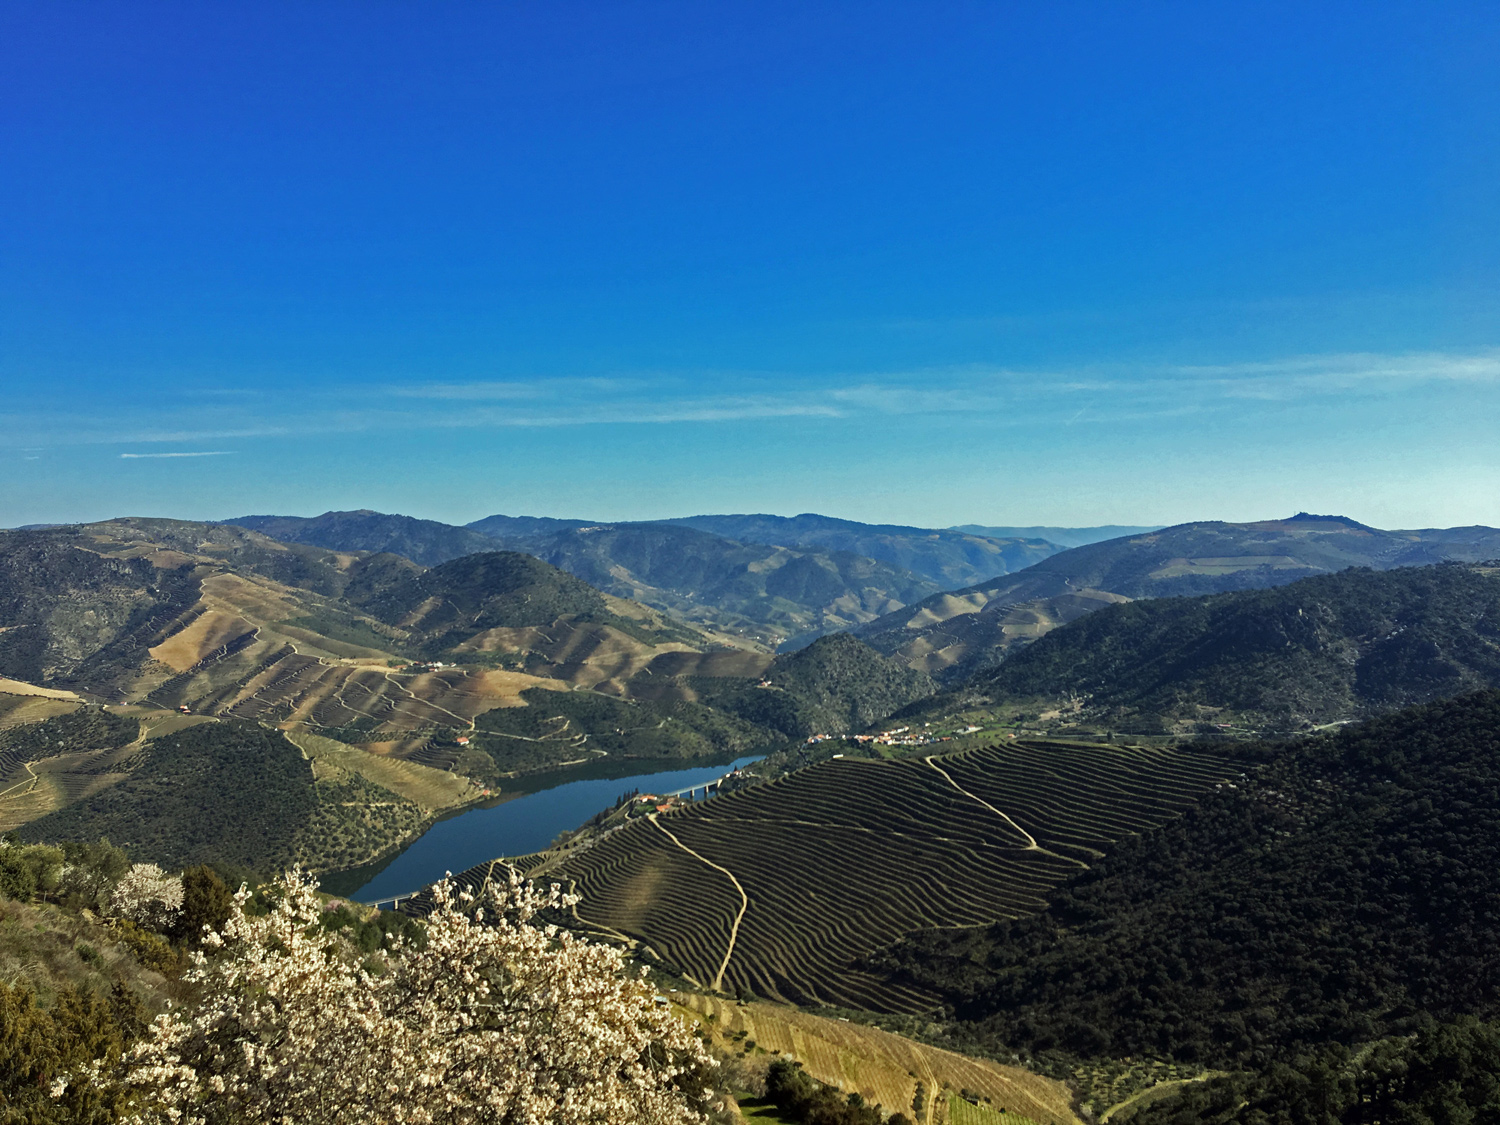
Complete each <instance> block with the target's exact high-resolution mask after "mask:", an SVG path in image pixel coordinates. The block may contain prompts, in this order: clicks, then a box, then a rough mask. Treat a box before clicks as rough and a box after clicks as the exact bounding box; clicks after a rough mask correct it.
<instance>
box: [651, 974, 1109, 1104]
mask: <svg viewBox="0 0 1500 1125" xmlns="http://www.w3.org/2000/svg"><path fill="white" fill-rule="evenodd" d="M672 999H673V1000H674V1001H675V1002H676V1003H677V1004H678V1005H679V1011H681V1012H682V1013H683V1014H684V1015H685V1016H686V1017H687V1018H690V1019H692V1020H694V1021H695V1022H696V1023H697V1024H698V1025H699V1027H701V1028H702V1029H703V1030H704V1031H706V1032H708V1033H709V1035H710V1036H711V1039H712V1042H713V1043H714V1045H715V1046H716V1047H717V1048H719V1049H720V1050H721V1051H724V1052H725V1053H729V1054H731V1055H733V1054H738V1053H741V1052H744V1053H746V1054H747V1055H756V1056H758V1055H760V1054H761V1053H762V1052H766V1053H769V1054H771V1055H773V1056H776V1055H790V1056H792V1057H793V1058H795V1059H797V1061H798V1062H800V1063H801V1064H802V1066H803V1067H804V1068H805V1069H806V1071H807V1073H808V1074H810V1075H811V1076H812V1077H813V1078H815V1079H817V1080H818V1081H819V1082H822V1083H825V1084H826V1085H829V1086H834V1087H837V1088H838V1089H839V1090H841V1091H845V1092H847V1093H857V1094H859V1095H860V1096H862V1097H863V1098H864V1099H865V1101H866V1102H867V1103H869V1104H874V1105H880V1106H883V1107H885V1108H886V1109H887V1110H889V1111H891V1112H893V1113H894V1112H897V1111H900V1112H904V1113H906V1114H907V1116H908V1117H914V1118H915V1119H916V1120H918V1121H937V1120H941V1114H942V1112H943V1105H944V1103H945V1102H946V1101H947V1097H946V1095H947V1093H948V1092H949V1091H955V1092H956V1091H966V1092H968V1093H969V1094H970V1096H976V1097H980V1098H984V1099H987V1101H988V1102H989V1104H990V1105H991V1106H993V1107H996V1108H997V1109H998V1108H1003V1109H1004V1110H1005V1111H1006V1116H1005V1117H1004V1118H999V1121H1001V1122H1008V1123H1009V1125H1019V1123H1018V1121H1017V1119H1019V1120H1020V1121H1022V1122H1024V1121H1033V1122H1038V1123H1046V1125H1079V1120H1078V1117H1077V1115H1076V1114H1075V1113H1074V1112H1073V1109H1072V1107H1071V1106H1070V1105H1069V1091H1068V1088H1067V1087H1066V1086H1065V1085H1063V1084H1062V1083H1061V1082H1058V1081H1056V1080H1055V1079H1050V1078H1043V1077H1042V1076H1041V1075H1038V1074H1032V1073H1031V1072H1029V1071H1026V1070H1022V1069H1021V1068H1020V1067H1015V1066H1004V1065H1002V1064H1000V1063H997V1062H992V1061H990V1060H988V1059H977V1058H969V1057H967V1056H965V1055H959V1054H955V1053H954V1052H952V1051H944V1050H942V1049H940V1048H937V1047H931V1046H928V1045H926V1044H924V1043H917V1042H914V1041H913V1040H911V1039H907V1038H905V1037H903V1036H900V1035H895V1034H892V1033H891V1032H888V1031H882V1030H880V1029H879V1028H874V1027H868V1026H865V1025H864V1024H858V1023H850V1022H847V1021H839V1020H836V1019H828V1018H825V1017H820V1016H814V1015H810V1014H808V1013H806V1012H799V1011H797V1010H795V1009H791V1008H786V1007H782V1006H780V1005H772V1004H761V1003H749V1004H737V1003H731V1002H729V1001H726V1000H722V999H719V998H717V997H712V996H705V995H702V994H698V993H678V994H677V995H675V996H673V997H672ZM991 1120H992V1121H994V1120H996V1118H991Z"/></svg>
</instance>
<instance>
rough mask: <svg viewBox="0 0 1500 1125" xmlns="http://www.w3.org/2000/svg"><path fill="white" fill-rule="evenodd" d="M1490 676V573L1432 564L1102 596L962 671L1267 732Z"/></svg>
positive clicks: (997, 683) (1138, 726) (1086, 719)
mask: <svg viewBox="0 0 1500 1125" xmlns="http://www.w3.org/2000/svg"><path fill="white" fill-rule="evenodd" d="M1492 686H1500V572H1497V571H1495V570H1494V569H1489V568H1483V567H1473V566H1466V565H1462V564H1458V563H1445V564H1440V565H1437V566H1427V567H1403V568H1401V569H1399V570H1389V571H1383V572H1382V571H1371V570H1365V569H1354V570H1346V571H1344V572H1342V573H1340V574H1333V575H1326V576H1323V577H1319V578H1309V579H1305V580H1303V581H1301V582H1296V583H1293V584H1292V585H1289V586H1281V587H1276V588H1273V589H1268V590H1251V591H1243V592H1236V593H1230V594H1217V595H1212V596H1209V597H1200V598H1159V599H1152V600H1149V601H1137V602H1130V603H1127V604H1122V605H1114V606H1109V607H1107V608H1105V609H1101V610H1099V611H1098V612H1097V613H1093V614H1090V615H1089V616H1087V617H1085V618H1083V619H1082V620H1079V621H1075V622H1073V623H1072V624H1070V625H1067V626H1064V627H1063V628H1060V629H1056V630H1054V631H1052V632H1051V633H1049V634H1048V635H1047V636H1045V637H1043V638H1042V639H1041V640H1039V641H1037V642H1036V643H1035V644H1033V645H1030V646H1029V647H1027V648H1025V649H1022V650H1020V651H1018V652H1016V653H1015V654H1014V655H1012V656H1011V658H1010V659H1008V660H1006V661H1005V662H1004V663H1003V664H1001V665H1000V666H999V667H998V668H996V669H994V670H993V671H991V672H987V673H982V674H980V675H978V676H976V677H975V678H974V679H972V680H970V681H969V682H968V683H967V684H966V685H965V686H964V688H963V689H962V692H963V694H965V695H968V696H983V697H986V698H988V699H989V700H991V701H994V702H1007V703H1025V704H1028V705H1030V704H1033V703H1036V704H1039V709H1043V710H1045V709H1046V708H1048V707H1057V706H1059V705H1065V704H1067V703H1069V702H1075V703H1080V704H1081V705H1082V706H1081V709H1080V710H1078V711H1077V712H1076V713H1074V714H1073V715H1072V716H1071V717H1073V718H1075V719H1076V720H1077V721H1079V722H1083V723H1092V724H1094V725H1097V726H1100V727H1103V728H1107V729H1115V730H1142V731H1149V730H1161V729H1175V730H1180V731H1187V732H1192V731H1193V730H1195V729H1202V730H1204V731H1209V730H1213V729H1217V728H1218V727H1219V726H1222V725H1225V724H1240V725H1248V726H1250V727H1254V728H1266V729H1271V730H1295V729H1297V728H1299V727H1307V726H1310V725H1316V724H1322V723H1330V722H1335V721H1339V720H1347V719H1354V718H1363V717H1366V716H1369V715H1373V714H1377V713H1379V712H1382V711H1389V710H1393V709H1395V708H1398V707H1402V706H1406V705H1408V704H1412V703H1422V702H1426V701H1428V700H1432V699H1440V698H1443V697H1445V696H1452V695H1457V694H1459V693H1461V692H1464V691H1472V690H1475V689H1477V688H1482V687H1492Z"/></svg>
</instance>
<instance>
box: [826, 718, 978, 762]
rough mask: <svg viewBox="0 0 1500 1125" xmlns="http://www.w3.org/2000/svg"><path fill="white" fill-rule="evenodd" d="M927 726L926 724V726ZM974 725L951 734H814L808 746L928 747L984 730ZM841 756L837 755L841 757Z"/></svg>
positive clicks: (899, 731) (908, 729) (905, 729)
mask: <svg viewBox="0 0 1500 1125" xmlns="http://www.w3.org/2000/svg"><path fill="white" fill-rule="evenodd" d="M924 725H925V724H924ZM983 729H984V728H983V727H976V726H973V725H972V724H971V725H969V726H966V727H963V728H961V729H959V730H956V731H953V732H951V733H949V734H942V735H939V734H929V733H928V732H926V731H925V730H917V731H914V730H912V728H911V727H896V728H895V729H894V730H885V731H881V732H880V733H879V734H814V735H811V736H810V737H809V738H808V740H807V744H808V745H809V746H812V745H815V744H816V743H819V742H830V741H832V740H834V739H838V740H839V741H841V742H858V743H861V744H863V743H866V742H870V743H874V744H875V745H877V746H928V745H931V744H932V743H934V742H950V741H952V740H953V738H954V737H955V736H957V735H961V734H974V733H975V732H976V731H980V730H983ZM839 756H841V755H835V757H839Z"/></svg>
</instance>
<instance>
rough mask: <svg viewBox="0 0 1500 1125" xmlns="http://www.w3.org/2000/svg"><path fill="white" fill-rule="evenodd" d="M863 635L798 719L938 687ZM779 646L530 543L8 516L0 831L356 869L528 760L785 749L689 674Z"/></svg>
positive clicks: (779, 736)
mask: <svg viewBox="0 0 1500 1125" xmlns="http://www.w3.org/2000/svg"><path fill="white" fill-rule="evenodd" d="M672 530H673V531H674V533H676V532H680V533H683V534H688V535H694V536H696V535H700V534H701V533H698V532H693V531H691V530H690V529H672ZM710 538H711V537H710ZM487 542H488V541H487ZM848 644H850V645H853V646H854V648H855V649H857V650H859V652H860V653H861V654H862V656H863V662H861V661H857V660H856V661H852V662H851V661H849V660H833V661H822V662H821V663H820V662H819V661H818V659H817V656H816V654H813V655H810V656H802V655H801V654H798V656H799V657H800V661H797V660H794V661H793V663H792V665H791V667H794V668H797V667H800V668H803V671H802V673H801V674H800V676H798V677H795V678H796V680H797V685H798V691H799V692H800V694H799V695H797V697H796V698H797V701H798V707H801V708H803V709H804V710H806V709H812V710H811V711H810V712H809V714H810V715H811V717H804V718H803V720H802V725H799V726H796V727H795V730H796V731H797V732H798V733H800V732H801V731H802V730H803V729H804V728H805V727H806V726H809V725H813V726H816V725H819V724H826V723H827V722H829V721H838V722H843V723H845V724H847V723H850V722H855V721H858V722H866V721H871V720H872V719H873V718H878V717H880V716H879V715H877V714H875V712H876V711H878V710H879V708H880V707H882V706H886V707H889V709H892V710H893V709H895V708H897V707H899V706H902V705H905V704H906V703H908V702H910V701H911V700H913V699H915V698H917V697H918V696H919V695H921V694H924V693H926V692H927V691H928V690H930V685H929V684H927V683H926V681H925V680H924V679H923V678H922V677H920V676H919V675H914V674H913V673H910V672H908V671H907V670H905V669H903V668H901V667H899V666H897V665H893V664H890V662H888V661H886V660H885V659H884V658H883V657H880V656H879V655H878V654H876V653H874V652H873V651H872V650H870V649H868V648H866V647H865V646H863V645H859V644H858V642H854V641H849V642H848ZM818 651H819V652H821V651H823V650H821V649H820V650H818ZM772 661H773V657H772V656H771V655H770V654H769V653H765V652H754V651H746V650H744V649H734V648H728V647H726V646H724V645H723V644H722V643H720V642H717V641H715V640H712V639H710V638H709V637H706V636H704V635H703V634H701V633H699V632H697V631H695V630H693V629H692V628H690V627H688V626H685V625H683V624H681V623H680V622H678V621H675V620H673V619H670V618H666V617H664V616H663V615H662V614H660V613H658V612H657V611H655V610H652V609H650V608H649V607H647V606H644V605H641V604H639V603H636V602H631V601H627V600H625V599H621V598H618V597H614V596H611V595H609V594H607V593H603V592H601V591H599V590H597V589H595V588H594V587H592V586H590V585H589V584H588V583H586V582H584V581H583V580H581V579H579V578H577V577H575V576H573V575H571V574H569V573H567V572H565V571H562V570H559V569H557V568H555V567H553V566H551V565H549V564H548V563H546V562H543V561H542V560H540V559H538V558H535V557H534V556H532V555H528V554H522V553H518V552H509V551H486V552H482V553H474V554H466V555H462V556H460V557H458V558H456V559H452V560H449V561H447V562H444V563H442V564H440V565H438V566H435V567H431V568H427V567H422V566H420V565H418V564H417V563H415V562H412V561H411V560H409V559H406V558H404V557H402V556H399V555H395V554H390V553H380V554H366V553H361V552H353V551H333V550H331V549H327V548H321V547H312V546H306V545H300V544H285V543H281V542H279V541H277V540H274V539H270V538H267V537H266V536H264V535H261V534H259V533H258V532H254V531H249V530H246V529H244V528H240V527H233V526H224V525H212V524H191V523H186V522H182V521H163V520H114V521H107V522H105V523H100V524H92V525H85V526H81V527H60V528H52V529H44V530H37V531H26V532H7V533H4V534H0V827H3V829H5V830H10V829H17V828H21V829H23V830H25V831H26V832H29V833H33V834H35V833H41V834H43V835H50V836H55V837H57V838H62V837H67V838H85V837H87V838H93V837H96V836H98V835H100V834H112V835H114V836H115V837H116V838H117V839H129V840H130V841H131V842H132V843H133V844H135V845H136V846H137V851H138V852H139V853H140V854H142V855H143V856H145V857H146V858H149V859H152V860H154V861H160V862H164V863H168V864H174V863H185V862H189V861H195V858H196V857H202V856H204V855H210V856H214V857H219V858H222V859H223V860H224V861H225V862H233V863H240V864H248V865H252V866H256V867H259V868H262V869H266V870H269V869H270V868H271V867H274V866H275V865H277V864H280V863H283V862H289V861H290V859H292V858H295V859H297V860H299V861H300V862H303V863H305V864H307V865H308V866H310V867H312V868H314V869H316V870H330V869H338V868H345V867H353V866H358V865H361V864H364V863H368V862H370V861H373V860H375V859H377V858H379V857H380V856H382V855H384V854H387V853H388V852H389V851H391V850H392V849H393V848H395V847H397V846H399V845H400V844H401V843H402V842H404V841H406V840H409V839H410V838H412V837H413V836H414V835H415V834H417V833H419V832H421V831H422V830H424V829H425V827H426V826H427V825H429V824H430V823H432V821H433V820H434V819H435V818H437V817H438V816H441V815H443V814H444V813H446V812H448V811H451V810H452V809H455V808H458V807H461V806H463V805H466V804H469V803H472V802H474V801H477V800H480V799H482V798H484V797H485V796H486V795H492V794H493V792H494V791H495V790H497V789H498V790H504V789H506V788H510V787H512V786H518V785H520V784H524V783H516V782H513V781H512V780H511V779H512V778H514V777H515V775H517V774H524V773H527V772H534V771H555V770H559V769H566V768H568V767H569V766H571V765H576V764H581V763H584V762H589V761H594V760H596V759H598V758H599V757H601V756H605V755H607V756H609V757H610V758H612V759H614V760H615V761H616V762H619V763H625V762H629V761H631V760H632V759H641V760H644V761H648V762H661V761H662V760H664V759H675V760H688V761H692V760H698V761H702V760H709V761H726V760H729V759H732V758H734V757H740V756H744V755H746V754H752V753H759V752H766V751H770V750H772V749H775V748H776V747H778V746H781V745H783V744H784V743H785V740H786V738H787V732H786V731H785V730H784V729H782V728H783V727H785V726H787V725H788V724H787V723H783V724H781V725H780V726H778V725H776V724H774V723H769V724H768V723H764V722H761V721H759V720H758V719H757V717H756V716H754V715H741V714H739V713H738V712H737V711H736V710H735V709H733V708H716V707H715V706H713V705H712V700H711V699H709V698H707V696H710V695H712V694H713V693H712V692H699V691H698V690H695V688H694V683H695V682H698V681H700V680H701V681H703V682H706V683H709V684H712V685H714V686H716V687H717V688H719V689H720V691H721V692H723V693H724V694H726V695H733V694H734V689H735V688H736V687H737V686H738V687H743V688H745V689H746V690H751V689H750V687H749V685H752V684H754V683H757V682H758V681H759V680H760V678H761V677H762V675H763V674H764V673H765V671H766V669H767V668H768V667H769V666H770V665H771V664H772ZM580 689H582V690H580ZM783 695H784V698H786V699H791V698H792V696H791V695H788V694H785V693H783ZM100 704H107V710H105V711H101V710H99V705H100ZM796 714H802V712H801V711H797V712H796ZM829 715H834V716H842V718H841V719H835V720H830V719H828V717H827V716H829ZM283 736H285V737H283ZM247 748H249V749H247ZM226 779H229V780H228V781H227V782H226ZM262 798H265V799H264V800H262ZM268 802H269V803H268ZM236 810H240V811H236ZM225 823H233V824H242V825H248V824H252V823H253V824H257V825H260V828H259V829H257V830H255V831H250V830H248V829H245V830H240V829H237V830H236V832H235V834H234V837H233V839H232V840H218V839H216V838H214V835H213V834H214V832H215V831H216V829H215V825H218V826H220V827H222V825H223V824H225ZM233 847H243V848H248V849H250V851H248V852H246V853H245V854H244V855H239V854H237V853H236V854H234V855H229V854H228V853H227V852H225V849H226V848H230V849H232V848H233ZM204 849H207V850H206V851H205V850H204ZM221 853H223V854H221Z"/></svg>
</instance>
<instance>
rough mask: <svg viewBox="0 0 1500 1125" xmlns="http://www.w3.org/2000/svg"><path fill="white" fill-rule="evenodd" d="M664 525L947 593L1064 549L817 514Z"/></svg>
mask: <svg viewBox="0 0 1500 1125" xmlns="http://www.w3.org/2000/svg"><path fill="white" fill-rule="evenodd" d="M660 522H662V523H672V524H681V525H684V526H687V527H695V528H697V529H698V530H700V531H708V532H712V533H713V534H715V535H722V536H724V537H725V538H726V539H737V540H739V541H740V542H741V543H765V544H769V545H771V546H776V547H799V548H805V549H812V548H816V549H821V550H827V551H851V552H853V553H854V554H856V555H864V556H866V557H868V558H872V559H878V560H880V561H881V562H885V563H890V564H891V565H892V566H899V567H902V568H904V569H906V570H910V571H913V572H914V573H916V574H919V575H921V576H922V577H923V578H927V579H930V580H931V581H933V582H936V583H937V584H938V585H939V586H942V587H944V588H946V589H952V588H953V587H956V586H967V585H971V584H973V583H975V582H983V581H985V580H986V579H988V578H995V577H998V576H999V575H1002V574H1011V573H1013V572H1015V571H1017V570H1023V569H1025V568H1026V567H1028V566H1031V565H1032V564H1033V563H1037V562H1040V561H1041V560H1042V559H1044V558H1047V557H1048V556H1049V555H1055V554H1056V553H1057V552H1058V551H1059V550H1061V549H1062V548H1061V547H1059V546H1057V545H1056V544H1054V543H1049V542H1046V541H1044V540H1042V539H1039V538H1037V537H1030V538H1022V537H1019V536H1011V537H1007V538H996V537H992V536H986V535H982V534H981V535H975V534H970V533H968V532H966V531H965V530H963V529H947V530H939V529H936V528H925V527H905V526H901V525H899V524H871V523H857V522H856V521H854V520H841V519H834V518H833V517H831V516H820V515H816V514H813V513H804V514H803V515H800V516H790V517H788V516H766V515H728V516H686V517H683V518H681V519H672V520H662V521H660Z"/></svg>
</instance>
